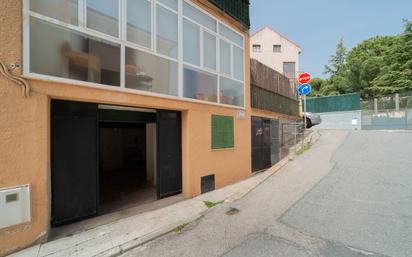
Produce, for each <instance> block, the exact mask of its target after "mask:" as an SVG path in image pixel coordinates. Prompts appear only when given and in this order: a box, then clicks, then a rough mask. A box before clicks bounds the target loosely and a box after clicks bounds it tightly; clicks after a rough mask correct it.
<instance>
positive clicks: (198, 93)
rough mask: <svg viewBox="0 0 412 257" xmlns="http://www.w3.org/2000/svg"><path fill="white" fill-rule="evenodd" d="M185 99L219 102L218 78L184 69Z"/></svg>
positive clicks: (194, 70)
mask: <svg viewBox="0 0 412 257" xmlns="http://www.w3.org/2000/svg"><path fill="white" fill-rule="evenodd" d="M183 90H184V97H188V98H193V99H199V100H204V101H209V102H217V76H216V75H212V74H209V73H206V72H201V71H199V70H196V69H193V68H188V67H185V68H184V72H183Z"/></svg>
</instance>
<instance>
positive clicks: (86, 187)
mask: <svg viewBox="0 0 412 257" xmlns="http://www.w3.org/2000/svg"><path fill="white" fill-rule="evenodd" d="M97 113H98V108H97V104H93V103H79V102H69V101H60V100H52V102H51V142H52V143H51V179H52V183H51V184H52V225H53V226H58V225H62V224H65V223H70V222H73V221H76V220H80V219H83V218H86V217H90V216H93V215H96V214H97V207H98V151H97V149H98V148H97V146H98V122H97Z"/></svg>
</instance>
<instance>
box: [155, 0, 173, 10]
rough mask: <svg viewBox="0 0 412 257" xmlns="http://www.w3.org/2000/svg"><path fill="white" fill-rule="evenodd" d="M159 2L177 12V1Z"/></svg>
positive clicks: (160, 0) (166, 0) (161, 0)
mask: <svg viewBox="0 0 412 257" xmlns="http://www.w3.org/2000/svg"><path fill="white" fill-rule="evenodd" d="M157 2H159V3H162V4H164V5H166V6H167V7H169V8H171V9H173V10H175V11H177V0H157Z"/></svg>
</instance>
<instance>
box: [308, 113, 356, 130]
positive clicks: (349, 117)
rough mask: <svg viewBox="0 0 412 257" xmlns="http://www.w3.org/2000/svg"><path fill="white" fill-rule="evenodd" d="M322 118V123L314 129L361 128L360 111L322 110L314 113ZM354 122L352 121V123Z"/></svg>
mask: <svg viewBox="0 0 412 257" xmlns="http://www.w3.org/2000/svg"><path fill="white" fill-rule="evenodd" d="M316 114H319V115H320V117H321V118H322V123H321V124H319V125H316V126H314V128H315V129H352V130H361V129H362V126H361V121H362V120H361V117H362V113H361V111H360V110H359V111H346V112H322V113H316ZM352 122H354V123H352Z"/></svg>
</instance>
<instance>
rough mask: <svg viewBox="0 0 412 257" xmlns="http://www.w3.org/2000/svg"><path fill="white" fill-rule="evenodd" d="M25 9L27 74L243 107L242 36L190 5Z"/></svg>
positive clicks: (38, 0) (84, 1)
mask: <svg viewBox="0 0 412 257" xmlns="http://www.w3.org/2000/svg"><path fill="white" fill-rule="evenodd" d="M27 2H28V3H29V5H28V6H26V5H25V9H26V12H25V13H28V17H25V18H27V19H28V20H29V22H28V24H29V25H28V27H26V28H25V29H27V30H28V31H29V32H30V33H28V34H27V35H30V36H29V37H25V38H24V40H25V42H26V44H25V45H28V46H30V47H28V48H25V49H24V51H25V56H27V57H28V58H26V64H27V65H25V73H26V75H32V76H43V77H44V76H47V77H48V78H51V77H55V78H56V77H57V78H60V80H62V79H63V80H66V81H67V82H69V81H68V79H69V80H70V81H73V80H77V81H84V82H88V83H90V82H91V83H95V84H96V83H97V84H102V85H105V86H114V87H119V88H124V89H134V90H141V91H149V92H153V93H160V94H164V95H171V96H178V97H186V98H193V99H197V100H202V101H209V102H215V103H220V104H228V105H236V106H242V107H243V106H244V97H245V96H244V89H245V82H244V77H245V71H244V69H245V65H244V64H245V55H244V37H243V35H242V34H240V33H238V32H237V31H236V30H234V29H232V28H230V27H229V26H228V25H226V24H224V23H223V22H221V21H219V20H218V19H216V17H214V16H211V15H210V14H209V13H207V12H205V11H204V10H202V9H201V8H199V7H198V6H196V5H195V4H193V3H191V2H190V1H189V0H187V1H186V0H105V1H101V0H30V1H27ZM180 33H181V34H180ZM45 39H47V40H45ZM85 85H89V84H85Z"/></svg>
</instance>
